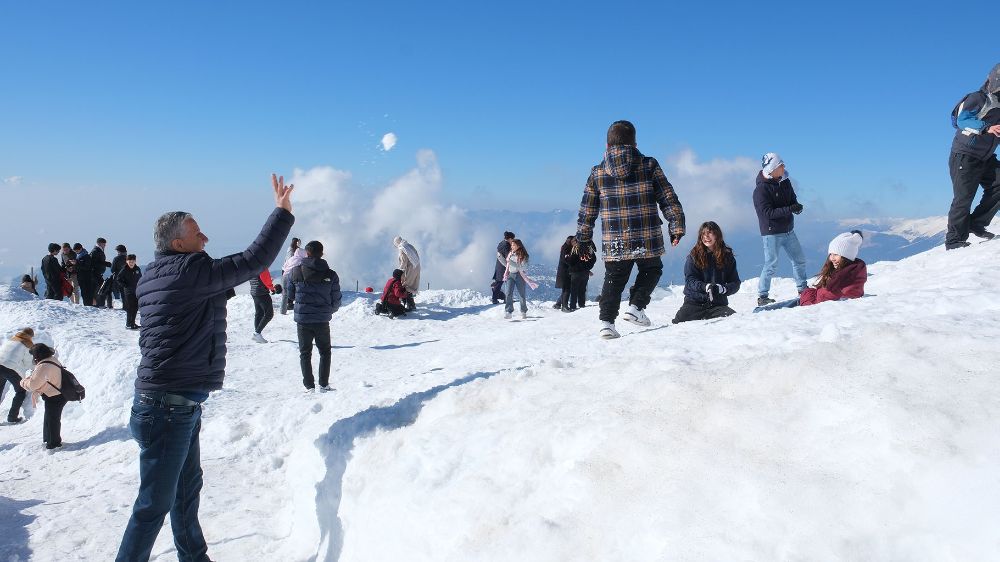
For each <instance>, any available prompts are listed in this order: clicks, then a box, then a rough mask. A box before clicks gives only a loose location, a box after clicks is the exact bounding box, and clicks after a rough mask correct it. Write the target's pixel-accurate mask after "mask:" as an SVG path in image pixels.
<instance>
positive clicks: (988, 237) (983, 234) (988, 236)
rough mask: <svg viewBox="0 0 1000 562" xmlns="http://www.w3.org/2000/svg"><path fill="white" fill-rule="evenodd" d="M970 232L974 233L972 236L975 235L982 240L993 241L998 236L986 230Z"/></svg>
mask: <svg viewBox="0 0 1000 562" xmlns="http://www.w3.org/2000/svg"><path fill="white" fill-rule="evenodd" d="M970 232H972V234H975V235H976V236H978V237H980V238H985V239H986V240H992V239H993V237H995V236H996V234H993V233H992V232H990V231H989V230H986V229H985V228H980V229H975V230H972V231H970Z"/></svg>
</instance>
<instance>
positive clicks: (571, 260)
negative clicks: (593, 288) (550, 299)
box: [562, 237, 597, 312]
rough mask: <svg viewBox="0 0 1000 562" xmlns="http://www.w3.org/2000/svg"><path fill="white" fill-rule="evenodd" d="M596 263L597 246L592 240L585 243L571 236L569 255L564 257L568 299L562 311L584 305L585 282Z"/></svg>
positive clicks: (585, 295)
mask: <svg viewBox="0 0 1000 562" xmlns="http://www.w3.org/2000/svg"><path fill="white" fill-rule="evenodd" d="M595 263H597V246H594V243H593V242H588V243H587V244H586V245H582V244H580V243H579V242H578V241H577V239H576V238H575V237H574V238H573V243H572V244H571V245H570V249H569V255H568V256H567V257H566V270H567V273H568V275H569V300H568V301H566V304H565V305H564V306H563V307H562V311H563V312H573V311H574V310H576V309H578V308H583V307H584V306H586V301H587V283H588V282H589V281H590V276H591V275H593V273H591V272H590V270H592V269H594V264H595Z"/></svg>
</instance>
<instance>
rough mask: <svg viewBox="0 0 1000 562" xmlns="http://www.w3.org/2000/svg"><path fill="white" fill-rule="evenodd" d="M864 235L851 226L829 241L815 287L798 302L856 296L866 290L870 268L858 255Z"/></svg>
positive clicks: (804, 304)
mask: <svg viewBox="0 0 1000 562" xmlns="http://www.w3.org/2000/svg"><path fill="white" fill-rule="evenodd" d="M863 241H864V237H863V236H862V235H861V232H860V231H857V230H852V231H851V232H845V233H844V234H840V235H838V236H837V237H836V238H834V239H833V240H832V241H831V242H830V247H829V253H830V255H829V256H828V257H827V259H826V263H824V264H823V269H821V270H820V272H819V277H818V280H817V282H816V285H815V286H814V287H810V288H808V289H806V290H805V291H802V294H801V295H799V305H801V306H806V305H810V304H819V303H821V302H826V301H836V300H843V299H857V298H861V297H862V296H863V295H864V294H865V281H867V280H868V268H867V267H866V266H865V262H864V261H862V260H860V259H858V250H860V249H861V243H862V242H863Z"/></svg>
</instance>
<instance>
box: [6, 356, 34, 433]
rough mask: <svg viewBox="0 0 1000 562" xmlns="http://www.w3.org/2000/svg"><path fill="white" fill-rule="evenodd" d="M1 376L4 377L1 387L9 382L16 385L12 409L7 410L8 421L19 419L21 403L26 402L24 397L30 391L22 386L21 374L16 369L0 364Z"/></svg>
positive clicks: (11, 404)
mask: <svg viewBox="0 0 1000 562" xmlns="http://www.w3.org/2000/svg"><path fill="white" fill-rule="evenodd" d="M0 377H2V378H3V381H0V388H3V385H5V384H7V383H10V384H11V386H13V387H14V398H13V400H11V403H10V411H9V412H7V421H9V422H12V421H17V418H18V417H19V412H20V411H21V404H24V398H25V397H26V396H28V391H27V390H24V389H23V388H21V375H19V374H17V372H15V371H14V369H8V368H7V367H4V366H3V365H0Z"/></svg>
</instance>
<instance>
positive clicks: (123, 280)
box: [114, 265, 142, 296]
mask: <svg viewBox="0 0 1000 562" xmlns="http://www.w3.org/2000/svg"><path fill="white" fill-rule="evenodd" d="M140 277H142V269H140V268H139V266H138V265H137V266H135V267H132V268H130V267H128V266H127V265H126V266H125V267H123V268H121V269H120V270H119V271H118V273H116V274H115V276H114V279H115V283H116V284H117V285H118V290H119V291H121V292H122V294H124V295H127V296H134V295H135V294H136V289H137V287H138V286H139V278H140Z"/></svg>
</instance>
